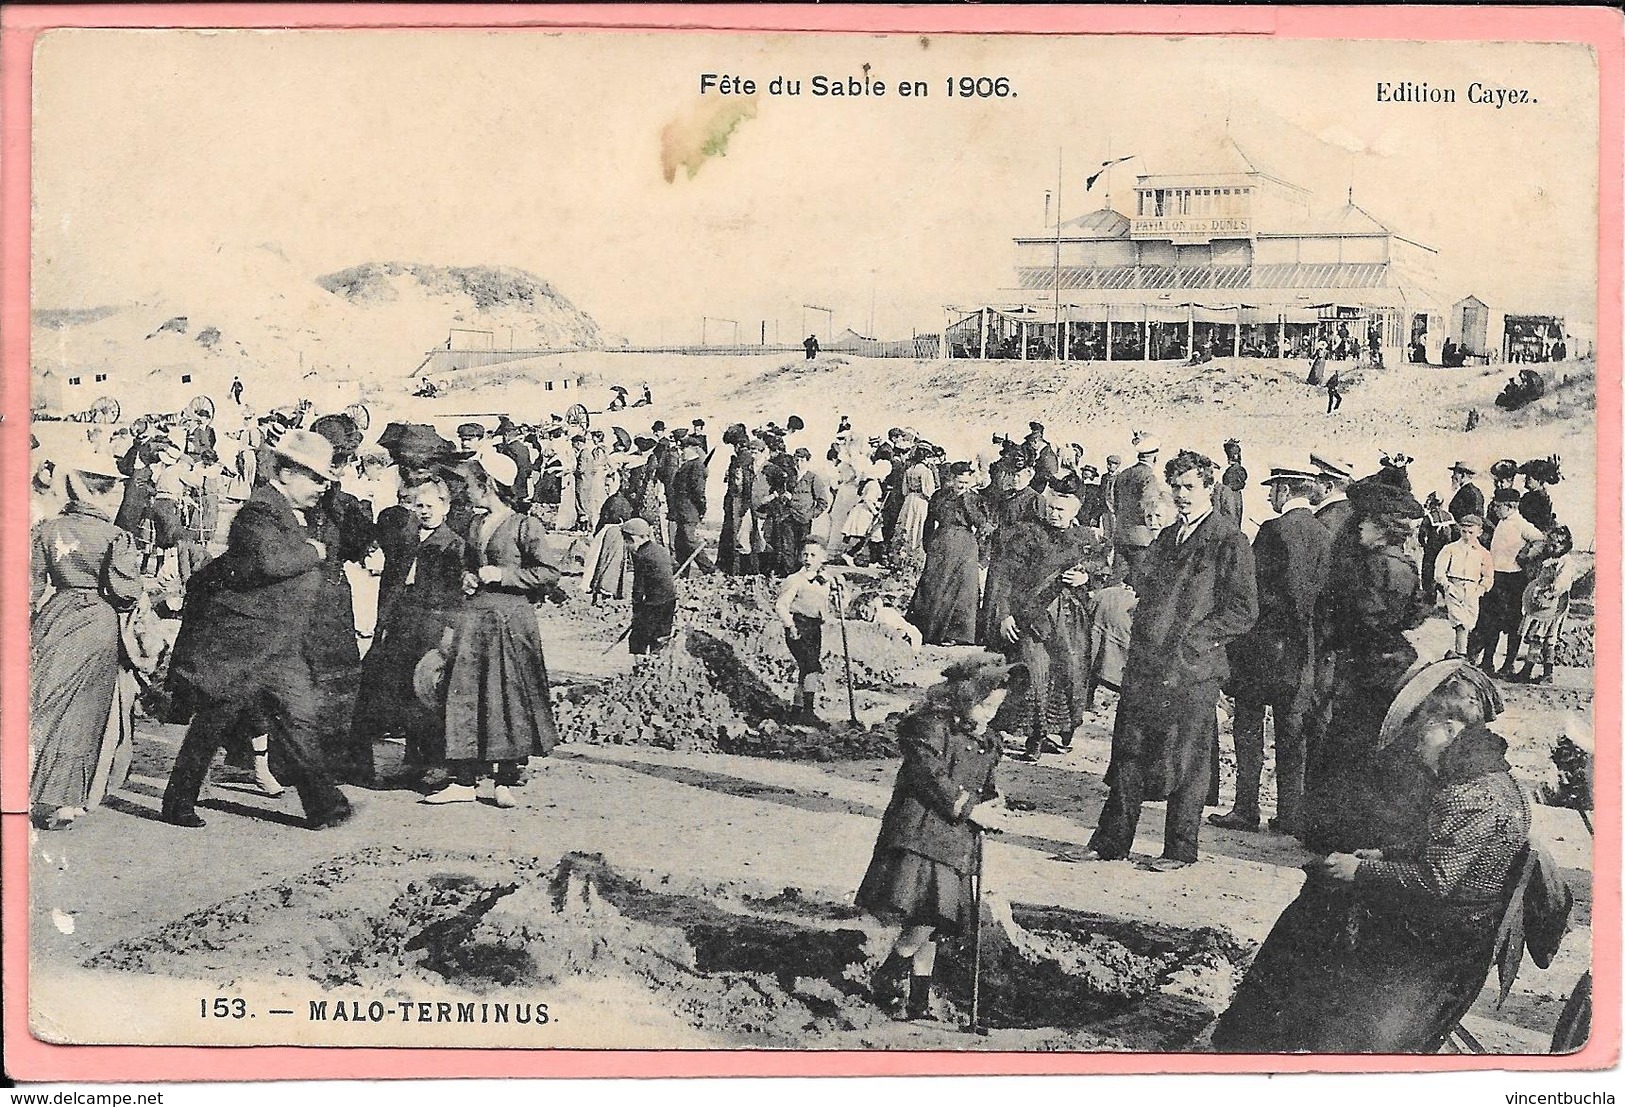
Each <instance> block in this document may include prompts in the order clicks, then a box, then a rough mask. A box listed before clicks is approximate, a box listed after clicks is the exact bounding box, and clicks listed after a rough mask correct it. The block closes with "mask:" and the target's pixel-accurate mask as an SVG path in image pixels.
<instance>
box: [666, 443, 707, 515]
mask: <svg viewBox="0 0 1625 1107" xmlns="http://www.w3.org/2000/svg"><path fill="white" fill-rule="evenodd" d="M666 513H667V517H668V518H669V519H671V521H672V522H674V523H698V522H700V521H701V520H702V519H704V518H705V459H704V458H699V457H696V458H691V459H690V460H688V461H685V462H683V463H682V464H681V465H680V466H678V467H677V472H676V474H675V475H674V476H673V477H672V480H671V501H670V503H668V504H667V505H666Z"/></svg>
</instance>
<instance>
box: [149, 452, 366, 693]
mask: <svg viewBox="0 0 1625 1107" xmlns="http://www.w3.org/2000/svg"><path fill="white" fill-rule="evenodd" d="M309 538H310V533H309V532H308V531H307V530H306V529H305V528H304V527H303V526H302V525H300V523H299V520H298V519H297V518H296V517H295V516H294V513H293V507H292V506H291V505H290V504H289V503H288V500H287V497H285V496H283V495H282V493H281V492H279V491H278V490H277V488H276V486H275V485H273V484H269V483H267V484H262V485H260V486H259V487H258V488H256V489H254V492H253V494H252V495H250V496H249V498H248V499H247V500H245V501H244V502H243V506H242V507H241V508H240V509H239V510H238V512H237V515H236V517H235V518H233V519H232V522H231V532H230V534H229V535H228V537H227V539H226V552H225V553H223V554H221V555H220V556H219V557H217V558H215V559H214V560H213V561H211V562H210V563H209V564H208V565H206V566H204V567H203V568H202V569H200V570H198V571H197V572H196V573H195V574H193V576H192V579H191V580H190V581H189V582H188V584H187V588H186V603H185V606H184V608H183V609H182V613H181V629H180V634H179V635H178V637H177V638H176V640H175V648H174V652H173V654H172V655H171V660H170V667H169V678H170V681H171V682H172V683H173V682H180V684H181V686H182V690H183V694H184V692H185V691H192V692H196V693H199V694H201V695H203V696H205V697H207V698H208V699H211V700H214V701H217V702H229V701H231V700H235V699H239V698H244V697H245V696H246V695H247V694H250V693H252V692H253V691H254V690H255V689H257V688H258V687H259V686H260V682H261V678H262V677H263V676H264V674H266V673H268V672H270V671H273V670H276V669H277V668H278V667H279V666H287V665H308V664H309V662H308V661H306V660H305V657H304V649H303V647H304V642H305V637H306V634H307V631H308V629H309V627H310V620H311V616H312V614H313V613H314V611H315V609H316V607H317V604H318V603H319V598H320V596H321V593H322V588H323V583H322V574H321V566H322V558H321V555H320V554H318V553H317V552H316V547H315V546H313V545H311V544H310V542H309ZM346 618H348V613H346ZM352 638H353V632H352Z"/></svg>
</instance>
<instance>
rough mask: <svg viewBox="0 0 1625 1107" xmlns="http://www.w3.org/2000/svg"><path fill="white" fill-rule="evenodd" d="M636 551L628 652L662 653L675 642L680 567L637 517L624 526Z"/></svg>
mask: <svg viewBox="0 0 1625 1107" xmlns="http://www.w3.org/2000/svg"><path fill="white" fill-rule="evenodd" d="M621 536H622V537H623V538H625V539H626V545H627V548H628V549H629V550H631V551H632V627H631V630H630V632H629V633H628V635H627V649H628V650H630V651H631V653H632V656H634V657H645V656H651V655H653V654H657V653H659V652H660V651H661V650H663V649H665V648H666V643H667V642H670V641H671V637H672V626H673V624H674V623H675V622H676V620H677V585H676V582H675V581H674V579H673V573H674V572H675V570H676V568H677V566H676V563H675V562H674V561H673V560H672V556H671V551H670V550H668V549H666V547H665V546H662V545H661V544H660V543H659V542H656V541H655V540H654V527H652V526H651V525H650V524H649V520H647V519H641V518H638V517H636V516H634V517H633V518H631V519H628V520H627V521H626V522H624V523H622V524H621Z"/></svg>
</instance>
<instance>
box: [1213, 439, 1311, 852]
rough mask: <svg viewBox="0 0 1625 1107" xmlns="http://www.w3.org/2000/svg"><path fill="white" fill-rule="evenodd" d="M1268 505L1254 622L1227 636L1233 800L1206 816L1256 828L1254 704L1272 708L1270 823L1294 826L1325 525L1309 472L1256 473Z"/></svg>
mask: <svg viewBox="0 0 1625 1107" xmlns="http://www.w3.org/2000/svg"><path fill="white" fill-rule="evenodd" d="M1261 483H1262V484H1263V485H1264V486H1265V487H1266V488H1268V489H1269V496H1270V506H1271V507H1273V508H1274V509H1275V510H1276V512H1277V513H1278V514H1277V515H1276V517H1275V518H1273V519H1266V520H1264V522H1263V523H1261V524H1259V527H1258V535H1257V537H1256V538H1254V539H1253V563H1254V566H1255V570H1256V573H1257V580H1258V622H1257V623H1255V624H1254V625H1253V629H1252V630H1250V631H1248V632H1247V633H1246V634H1244V635H1242V636H1241V637H1240V638H1238V639H1236V640H1235V641H1234V642H1232V643H1231V644H1230V650H1229V654H1230V693H1231V695H1233V696H1234V697H1235V699H1236V709H1235V715H1234V718H1235V738H1236V802H1235V806H1234V807H1233V808H1232V809H1231V810H1230V811H1228V812H1227V813H1225V814H1223V815H1209V816H1208V820H1207V821H1208V822H1210V823H1212V824H1213V825H1214V826H1218V827H1224V828H1225V829H1227V830H1257V829H1258V824H1259V812H1258V787H1259V779H1260V777H1261V776H1262V774H1263V769H1264V708H1265V707H1266V706H1268V707H1269V708H1270V710H1271V713H1272V714H1273V715H1274V716H1275V791H1276V801H1275V818H1274V819H1271V820H1270V829H1271V830H1274V831H1276V832H1278V833H1283V834H1291V833H1294V832H1295V831H1296V830H1297V829H1298V813H1299V807H1300V805H1301V804H1302V802H1303V765H1304V744H1303V716H1304V712H1305V710H1306V709H1307V708H1308V701H1309V694H1310V692H1311V690H1312V687H1313V682H1314V652H1313V649H1312V645H1313V642H1312V639H1311V633H1312V630H1313V621H1314V612H1315V601H1316V600H1317V599H1318V598H1319V597H1320V590H1321V587H1322V585H1323V584H1324V583H1325V580H1326V571H1327V566H1328V563H1329V560H1330V553H1331V543H1332V539H1331V535H1330V534H1328V533H1327V532H1326V528H1325V527H1323V526H1321V525H1320V522H1319V521H1318V520H1317V519H1316V518H1315V516H1314V513H1313V512H1311V511H1310V510H1309V493H1310V490H1311V489H1313V488H1314V487H1315V483H1316V478H1315V474H1314V473H1312V472H1310V471H1309V470H1307V469H1272V470H1270V475H1269V477H1268V478H1267V479H1265V480H1264V481H1262V482H1261Z"/></svg>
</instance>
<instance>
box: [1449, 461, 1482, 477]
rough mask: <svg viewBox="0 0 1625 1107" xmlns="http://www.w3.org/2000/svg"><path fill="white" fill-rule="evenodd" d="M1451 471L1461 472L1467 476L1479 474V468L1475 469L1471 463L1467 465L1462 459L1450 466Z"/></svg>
mask: <svg viewBox="0 0 1625 1107" xmlns="http://www.w3.org/2000/svg"><path fill="white" fill-rule="evenodd" d="M1450 472H1452V473H1460V474H1462V475H1463V476H1466V477H1476V476H1478V470H1477V469H1474V468H1473V467H1472V466H1471V465H1467V464H1465V463H1463V462H1460V461H1458V462H1456V463H1455V464H1454V465H1452V466H1451V467H1450Z"/></svg>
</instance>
